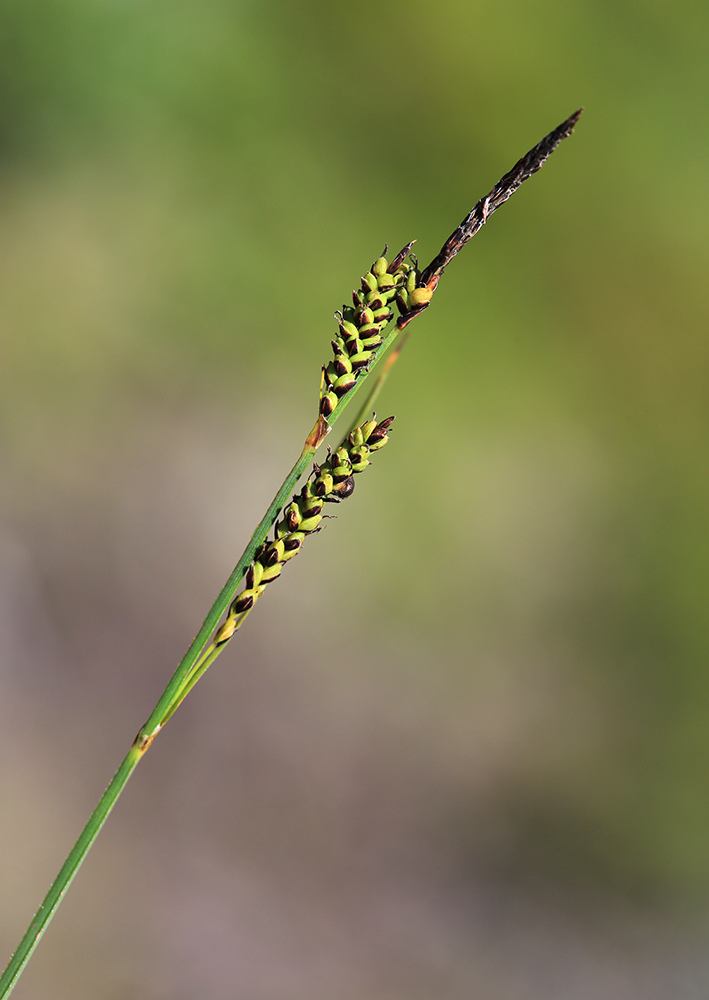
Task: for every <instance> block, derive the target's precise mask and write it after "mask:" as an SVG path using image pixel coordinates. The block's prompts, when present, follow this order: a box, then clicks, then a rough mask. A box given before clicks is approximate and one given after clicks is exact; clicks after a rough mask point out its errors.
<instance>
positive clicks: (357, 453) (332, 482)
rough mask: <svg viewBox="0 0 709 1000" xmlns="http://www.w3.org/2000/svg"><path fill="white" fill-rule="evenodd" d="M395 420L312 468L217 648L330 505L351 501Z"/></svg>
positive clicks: (252, 569) (354, 437) (359, 435)
mask: <svg viewBox="0 0 709 1000" xmlns="http://www.w3.org/2000/svg"><path fill="white" fill-rule="evenodd" d="M393 422H394V417H387V418H386V420H380V421H379V423H377V421H376V419H372V420H368V421H366V422H365V423H364V424H362V425H361V426H360V427H356V428H355V429H354V430H353V431H352V432H351V433H350V434H349V436H348V437H347V438H346V439H345V441H344V442H343V443H342V444H341V445H340V447H339V448H338V449H337V450H336V451H333V452H330V453H329V454H328V457H327V459H326V460H325V461H324V462H323V464H322V465H317V464H314V465H313V473H312V475H311V477H310V478H309V479H308V481H307V483H306V484H305V486H304V487H303V489H302V490H301V491H300V493H297V494H295V495H294V496H293V498H292V500H291V502H290V503H289V504H288V505H287V506H286V507H285V508H284V509H283V512H282V514H281V517H280V519H279V520H278V521H277V522H276V525H275V527H274V532H273V539H272V540H271V541H268V540H266V541H265V542H264V543H263V545H262V546H261V548H260V549H259V550H258V551H257V553H256V558H255V559H254V561H253V562H252V563H251V565H250V566H249V569H248V570H247V573H246V581H245V582H246V586H245V589H244V590H242V592H241V593H240V594H239V595H238V596H237V597H236V598H235V599H234V601H233V602H232V604H231V607H230V608H229V612H228V614H227V618H226V621H225V622H224V624H223V625H222V626H221V628H220V629H219V631H218V632H217V634H216V636H215V640H214V641H215V644H216V645H221V644H222V643H224V642H227V641H228V640H229V639H230V638H231V637H232V635H233V634H234V632H235V631H236V630H237V628H238V627H239V624H240V621H239V619H240V616H241V615H243V614H244V612H247V611H250V610H251V608H252V607H253V606H254V603H255V602H256V601H257V600H258V598H259V597H260V596H261V594H262V593H263V592H264V590H265V589H266V585H267V584H269V583H270V582H271V581H272V580H275V579H276V578H277V577H279V576H280V575H281V570H282V569H283V567H284V565H285V564H286V563H287V562H288V560H289V559H292V558H293V556H295V555H297V554H298V552H300V548H301V546H302V544H303V542H304V540H305V538H306V536H307V535H309V534H312V533H313V532H314V531H318V530H319V525H320V522H321V521H322V519H323V516H324V515H323V513H322V511H323V507H324V505H325V504H326V503H328V502H330V503H333V502H334V503H340V502H341V501H342V500H345V499H347V497H349V496H351V495H352V492H353V491H354V476H355V475H356V474H357V473H359V472H364V470H365V469H366V468H367V466H368V465H369V464H370V461H369V455H370V454H371V453H372V452H374V451H379V449H380V448H383V447H384V445H385V444H386V443H387V441H388V440H389V434H388V432H389V428H390V427H391V425H392V423H393Z"/></svg>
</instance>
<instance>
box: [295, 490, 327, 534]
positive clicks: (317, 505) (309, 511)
mask: <svg viewBox="0 0 709 1000" xmlns="http://www.w3.org/2000/svg"><path fill="white" fill-rule="evenodd" d="M324 502H325V501H324V500H323V499H322V497H307V498H301V501H300V506H301V513H302V515H303V520H302V521H301V522H300V525H299V527H300V530H301V531H307V530H308V529H307V528H304V527H303V525H304V524H305V522H306V521H307V520H308V518H310V517H316V516H317V515H318V514H319V513H320V511H321V510H322V507H323V503H324Z"/></svg>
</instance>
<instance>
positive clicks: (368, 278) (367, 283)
mask: <svg viewBox="0 0 709 1000" xmlns="http://www.w3.org/2000/svg"><path fill="white" fill-rule="evenodd" d="M378 287H379V286H378V285H377V279H376V278H375V277H374V275H373V274H372V272H371V271H367V273H366V274H365V275H364V276H363V277H362V291H363V292H365V294H366V293H367V292H376V290H377V288H378Z"/></svg>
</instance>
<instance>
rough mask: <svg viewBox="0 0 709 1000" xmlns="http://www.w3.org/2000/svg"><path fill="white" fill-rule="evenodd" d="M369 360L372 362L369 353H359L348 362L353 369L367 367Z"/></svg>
mask: <svg viewBox="0 0 709 1000" xmlns="http://www.w3.org/2000/svg"><path fill="white" fill-rule="evenodd" d="M371 360H372V352H371V351H360V352H359V353H358V354H353V355H352V356H351V357H350V361H351V362H352V367H353V368H354V369H357V368H364V367H366V366H367V365H369V362H370V361H371Z"/></svg>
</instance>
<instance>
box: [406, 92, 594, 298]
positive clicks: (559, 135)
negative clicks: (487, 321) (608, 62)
mask: <svg viewBox="0 0 709 1000" xmlns="http://www.w3.org/2000/svg"><path fill="white" fill-rule="evenodd" d="M582 113H583V108H579V110H578V111H575V112H574V114H573V115H571V116H570V117H569V118H567V119H566V121H564V122H562V123H561V125H559V126H557V128H555V129H554V131H553V132H550V133H549V135H545V136H544V138H543V139H542V141H541V142H538V143H537V145H536V146H534V147H533V148H532V149H530V151H529V152H528V153H526V154H525V155H524V156H523V157H522V159H521V160H518V161H517V162H516V163H515V165H514V167H512V169H511V170H509V171H508V172H507V173H506V174H505V175H504V177H501V178H500V180H499V181H498V182H497V184H496V185H495V186H494V188H493V189H492V191H491V192H490V193H489V194H487V195H485V197H484V198H481V199H480V201H479V202H478V203H477V204H476V205H475V207H474V208H473V209H472V211H471V212H469V213H468V215H466V217H465V218H464V219H463V221H462V222H461V224H460V225H459V226H458V228H457V229H456V230H455V232H453V233H451V235H450V236H449V237H448V239H447V240H446V242H445V243H444V244H443V246H442V247H441V249H440V251H439V253H438V254H436V256H435V257H434V258H433V260H432V261H431V263H430V264H429V265H428V267H427V268H426V269H425V270H424V271H423V272H422V274H421V280H420V284H421V285H428V284H429V282H430V281H431V279H432V278H434V277H440V275H441V274H443V270H444V268H445V267H446V265H447V264H449V263H450V261H451V260H453V258H454V257H455V255H456V254H457V253H458V252H459V251H460V250H462V249H463V247H464V246H465V244H466V243H467V242H468V241H469V240H471V239H472V238H473V236H475V234H476V233H477V231H478V230H479V229H481V228H482V226H483V225H484V224H485V223H486V222H487V220H488V219H489V218H490V216H491V215H492V213H493V212H494V211H496V210H497V209H498V208H499V207H500V205H504V203H505V202H506V201H507V199H508V198H510V197H511V196H512V195H513V194H514V193H515V191H516V190H517V188H518V187H519V186H520V185H521V184H523V183H524V182H525V181H526V180H527V179H528V178H529V177H531V176H532V174H534V173H536V172H537V170H539V168H540V167H542V166H543V165H544V163H545V162H546V161H547V159H548V158H549V156H551V154H552V153H553V152H554V150H555V149H556V147H557V146H558V145H559V143H560V142H562V141H563V140H564V139H566V138H567V136H570V135H571V133H572V132H573V130H574V126H575V125H576V122H577V121H578V120H579V118H580V117H581V114H582Z"/></svg>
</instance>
